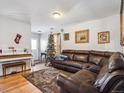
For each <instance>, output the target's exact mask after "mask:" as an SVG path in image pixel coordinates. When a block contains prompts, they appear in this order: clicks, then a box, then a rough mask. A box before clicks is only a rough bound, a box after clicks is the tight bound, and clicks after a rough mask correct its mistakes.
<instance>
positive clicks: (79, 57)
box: [74, 54, 88, 62]
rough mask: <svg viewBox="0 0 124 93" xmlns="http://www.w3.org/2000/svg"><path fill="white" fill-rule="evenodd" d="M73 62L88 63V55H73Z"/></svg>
mask: <svg viewBox="0 0 124 93" xmlns="http://www.w3.org/2000/svg"><path fill="white" fill-rule="evenodd" d="M74 61H80V62H88V55H78V54H77V55H74Z"/></svg>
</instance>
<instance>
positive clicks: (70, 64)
mask: <svg viewBox="0 0 124 93" xmlns="http://www.w3.org/2000/svg"><path fill="white" fill-rule="evenodd" d="M52 64H60V65H63V66H64V65H66V66H68V68H69V67H75V68H79V69H82V65H83V63H82V62H77V61H69V60H68V61H54V62H53V63H52Z"/></svg>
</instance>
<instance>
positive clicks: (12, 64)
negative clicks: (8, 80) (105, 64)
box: [2, 62, 26, 76]
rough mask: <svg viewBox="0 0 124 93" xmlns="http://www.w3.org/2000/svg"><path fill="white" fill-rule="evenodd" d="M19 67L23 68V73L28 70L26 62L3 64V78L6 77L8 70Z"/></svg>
mask: <svg viewBox="0 0 124 93" xmlns="http://www.w3.org/2000/svg"><path fill="white" fill-rule="evenodd" d="M17 66H21V67H22V72H23V71H25V70H26V63H25V62H15V63H6V64H2V68H3V76H6V69H7V68H11V67H17Z"/></svg>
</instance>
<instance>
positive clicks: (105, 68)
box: [94, 65, 108, 89]
mask: <svg viewBox="0 0 124 93" xmlns="http://www.w3.org/2000/svg"><path fill="white" fill-rule="evenodd" d="M107 76H108V65H105V66H103V67H102V68H101V70H100V72H99V74H98V76H97V78H96V82H95V84H94V86H95V87H96V88H98V89H100V87H101V86H102V84H103V83H104V81H105V80H106V78H107Z"/></svg>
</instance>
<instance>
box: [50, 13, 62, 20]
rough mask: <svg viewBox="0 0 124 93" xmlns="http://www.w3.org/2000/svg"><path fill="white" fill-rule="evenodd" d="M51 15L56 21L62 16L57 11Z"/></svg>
mask: <svg viewBox="0 0 124 93" xmlns="http://www.w3.org/2000/svg"><path fill="white" fill-rule="evenodd" d="M52 15H53V17H54V18H56V19H58V18H60V17H61V16H62V14H61V13H60V12H58V11H55V12H53V13H52Z"/></svg>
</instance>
